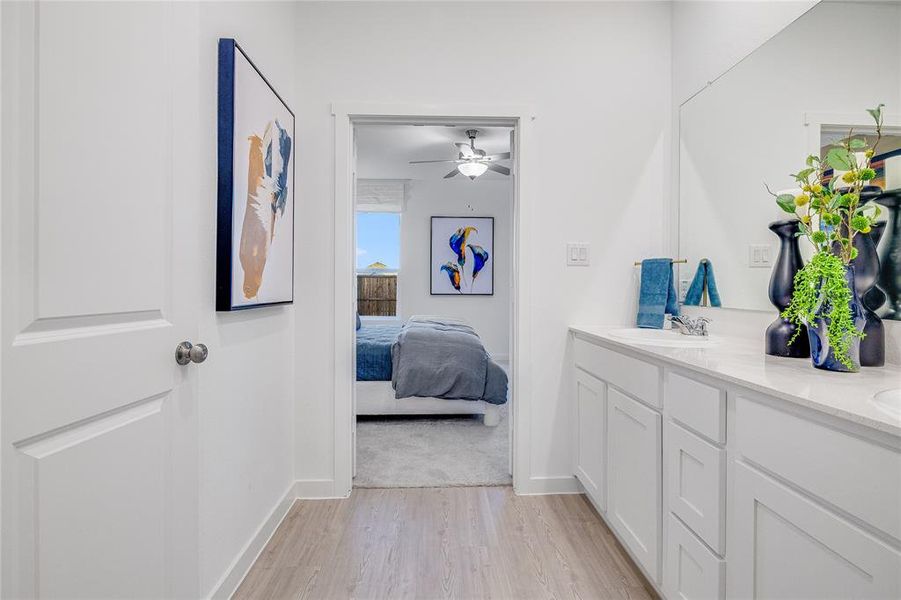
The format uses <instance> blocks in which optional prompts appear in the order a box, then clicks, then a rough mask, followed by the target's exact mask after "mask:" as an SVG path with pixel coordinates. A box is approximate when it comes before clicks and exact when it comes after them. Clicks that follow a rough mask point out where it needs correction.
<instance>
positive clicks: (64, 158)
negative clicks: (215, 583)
mask: <svg viewBox="0 0 901 600" xmlns="http://www.w3.org/2000/svg"><path fill="white" fill-rule="evenodd" d="M173 10H174V7H173V6H172V4H171V3H167V2H154V3H131V2H123V3H96V4H95V3H64V2H61V3H48V4H44V3H38V4H34V3H3V4H2V27H3V31H2V44H3V46H2V58H3V71H2V89H3V106H2V110H3V113H2V140H3V143H2V166H3V182H2V213H0V221H2V226H3V229H2V261H3V262H2V297H0V301H2V302H0V304H2V345H0V351H2V367H3V379H2V430H0V444H2V521H0V526H2V567H3V568H2V593H0V595H2V596H3V597H7V598H25V597H67V598H75V597H85V598H111V597H119V598H123V597H153V598H162V597H174V596H196V595H197V592H198V590H197V514H196V513H197V444H196V439H197V422H196V419H197V410H196V398H195V388H196V377H197V370H198V369H200V368H202V365H196V364H190V365H188V366H178V365H176V362H175V359H174V350H175V346H176V344H177V343H178V342H180V341H181V340H193V341H195V342H196V341H197V340H196V339H195V338H194V335H195V334H196V318H195V317H196V311H197V308H198V306H199V301H200V299H199V297H198V293H197V289H198V288H197V287H196V283H195V282H197V281H199V278H200V277H201V276H204V275H202V274H200V273H198V270H199V269H198V264H197V261H196V260H194V258H193V257H194V256H196V254H197V253H196V248H194V247H192V245H191V244H192V243H196V240H197V236H198V229H199V228H198V221H197V219H198V218H199V217H198V215H199V213H198V212H197V211H196V209H195V208H194V204H195V203H197V202H209V201H210V199H209V198H196V197H190V195H187V194H185V193H184V191H185V186H184V185H183V184H184V183H185V181H186V179H185V178H189V177H190V174H189V173H187V172H186V170H185V169H184V168H183V166H184V164H185V161H186V160H189V159H190V158H191V157H193V156H194V155H193V154H191V156H185V152H186V150H185V148H183V147H180V142H181V141H183V139H182V137H181V136H182V134H181V133H180V131H179V127H178V126H179V125H181V124H186V122H187V121H189V120H190V116H189V115H186V114H184V112H182V111H190V110H194V111H196V110H197V106H198V105H197V104H190V102H186V98H185V97H183V96H181V94H190V93H192V92H190V91H189V92H185V91H183V90H182V89H180V88H179V86H178V85H177V79H178V78H177V77H176V75H175V73H176V68H175V67H176V64H177V62H178V59H177V55H178V54H179V49H178V47H177V46H178V43H179V42H178V40H173V39H172V38H173V37H174V36H176V35H177V31H176V30H175V28H174V26H173V23H175V21H176V19H175V18H174V15H173ZM195 45H196V41H195ZM180 59H181V60H184V55H181V56H180ZM182 83H183V82H182ZM193 93H194V94H196V90H195V91H194V92H193ZM195 99H196V97H195ZM192 107H193V108H192ZM195 117H196V115H195ZM182 121H184V122H185V123H182ZM189 127H190V126H189ZM188 146H189V147H190V146H191V145H190V144H188ZM192 152H193V151H189V153H192Z"/></svg>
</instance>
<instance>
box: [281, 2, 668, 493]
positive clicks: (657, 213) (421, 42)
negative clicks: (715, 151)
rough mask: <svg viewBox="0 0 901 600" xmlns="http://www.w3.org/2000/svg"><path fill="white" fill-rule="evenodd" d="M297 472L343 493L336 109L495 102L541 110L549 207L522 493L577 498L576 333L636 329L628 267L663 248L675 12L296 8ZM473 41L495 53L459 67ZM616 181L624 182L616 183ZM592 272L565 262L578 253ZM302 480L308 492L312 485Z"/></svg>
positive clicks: (543, 203) (537, 268) (570, 7)
mask: <svg viewBox="0 0 901 600" xmlns="http://www.w3.org/2000/svg"><path fill="white" fill-rule="evenodd" d="M295 35H296V41H297V60H298V64H297V75H296V82H297V103H296V107H297V111H296V112H297V114H298V130H297V133H298V139H299V140H300V144H299V155H298V159H299V160H298V163H297V165H298V170H297V179H298V182H299V184H298V190H299V192H300V196H299V198H300V206H299V209H300V210H299V212H298V217H297V219H298V222H297V227H298V229H299V230H302V231H303V232H304V235H303V236H301V239H300V240H299V244H298V248H297V256H296V258H297V261H298V263H299V264H303V265H304V267H305V271H306V273H305V274H304V278H303V280H302V281H300V282H299V283H298V302H297V309H298V311H299V314H303V315H305V318H304V319H302V320H300V319H299V320H298V331H297V351H298V358H297V414H296V421H295V422H296V426H297V429H296V442H297V443H296V448H297V454H296V465H297V466H296V472H297V477H298V479H300V480H305V481H306V483H309V484H310V485H318V486H319V489H322V490H327V489H331V488H329V484H330V482H331V481H333V479H334V455H333V447H334V440H333V435H334V427H333V424H334V398H333V389H332V387H333V386H332V379H333V375H334V365H333V357H334V345H333V344H334V331H333V326H334V307H335V298H333V297H332V295H333V292H332V290H333V286H334V270H333V264H332V262H331V261H330V260H328V258H327V257H328V256H329V254H330V253H331V252H332V248H333V246H334V240H333V226H334V221H333V210H334V209H333V204H332V202H333V200H334V196H333V194H334V134H333V118H332V116H331V114H330V104H331V103H332V102H342V101H344V102H352V101H368V102H381V103H392V102H395V103H416V102H420V103H429V104H442V103H458V104H461V103H466V104H472V103H495V104H498V103H501V104H530V105H532V106H534V108H535V114H536V120H535V122H534V128H533V144H534V152H535V153H536V154H535V159H536V164H539V165H541V171H540V172H537V173H533V174H532V175H531V177H532V179H533V182H534V183H535V185H536V186H537V190H538V196H539V199H540V201H539V203H538V205H537V206H534V207H533V208H532V209H531V210H532V215H531V217H532V221H533V222H534V223H535V224H536V225H535V231H533V232H532V234H533V236H534V241H533V243H534V247H533V250H532V256H533V257H534V258H533V264H529V265H524V268H526V269H529V270H530V275H531V279H532V280H534V282H535V284H534V285H533V286H532V289H531V290H530V291H529V292H528V293H529V294H531V300H532V308H533V325H532V340H531V346H532V347H531V352H532V357H533V361H532V364H531V365H529V366H528V367H527V368H529V369H530V375H531V382H532V390H531V392H532V398H533V401H532V417H531V421H532V423H533V424H534V426H533V428H532V430H531V431H530V434H531V445H530V456H529V457H528V464H529V465H530V473H529V474H528V475H529V481H526V482H523V485H524V486H525V487H526V488H531V489H538V488H541V487H542V486H544V487H545V489H553V488H554V487H555V486H557V485H559V486H562V487H565V486H573V485H574V484H573V480H572V477H571V475H570V474H571V472H572V469H571V462H570V449H569V446H570V444H569V436H570V414H569V404H568V402H567V394H568V378H566V377H565V375H566V372H567V371H566V356H565V353H566V341H567V326H568V325H570V324H571V323H573V322H576V321H588V320H590V321H592V322H598V321H607V322H619V323H627V322H630V321H632V320H633V319H634V298H633V294H634V292H633V291H632V289H631V287H630V285H629V281H630V279H631V277H632V276H633V275H634V269H633V267H632V262H633V261H634V260H637V259H640V258H642V257H644V256H648V255H653V254H657V253H659V252H661V249H662V242H661V236H662V232H663V229H664V225H663V222H664V219H665V217H664V215H663V210H662V209H663V208H664V206H665V199H666V195H667V193H668V191H669V166H670V149H671V146H670V142H671V140H670V116H671V110H670V109H671V99H670V63H671V61H670V48H671V46H670V7H669V5H668V4H665V3H572V4H563V3H506V2H504V3H496V4H487V3H469V4H465V5H461V4H459V3H452V4H450V3H390V4H382V3H378V4H376V3H367V2H362V3H331V2H329V3H301V4H300V6H299V7H298V13H297V30H296V32H295ZM461 40H470V41H471V43H472V44H474V45H475V46H476V47H477V48H478V54H479V56H483V57H485V58H484V60H482V61H481V63H482V64H481V65H480V66H479V67H478V68H471V67H470V63H469V61H466V60H463V59H462V58H461V51H460V48H461ZM611 173H615V174H616V176H617V179H618V180H619V181H621V182H623V183H622V185H619V186H617V187H615V188H614V187H611V186H610V183H611V181H614V178H613V177H611ZM572 241H581V242H588V243H590V244H591V245H592V260H593V262H592V265H591V266H590V267H587V268H567V267H566V266H565V245H566V242H572ZM301 483H304V482H303V481H302V482H301Z"/></svg>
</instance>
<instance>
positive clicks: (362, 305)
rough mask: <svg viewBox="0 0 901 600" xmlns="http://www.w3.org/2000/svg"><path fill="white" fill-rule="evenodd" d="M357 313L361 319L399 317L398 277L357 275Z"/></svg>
mask: <svg viewBox="0 0 901 600" xmlns="http://www.w3.org/2000/svg"><path fill="white" fill-rule="evenodd" d="M357 313H358V314H359V315H360V316H361V317H394V316H397V276H396V275H393V274H392V275H357Z"/></svg>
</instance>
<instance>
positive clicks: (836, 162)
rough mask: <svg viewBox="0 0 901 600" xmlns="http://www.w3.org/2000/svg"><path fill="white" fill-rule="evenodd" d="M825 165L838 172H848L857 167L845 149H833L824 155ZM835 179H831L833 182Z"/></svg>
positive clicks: (851, 155) (852, 156) (852, 157)
mask: <svg viewBox="0 0 901 600" xmlns="http://www.w3.org/2000/svg"><path fill="white" fill-rule="evenodd" d="M826 163H827V164H828V165H829V166H830V167H832V168H833V169H838V170H839V171H850V170H851V169H853V168H854V167H856V166H857V163H856V162H855V160H854V155H853V154H851V153H850V152H848V150H847V149H845V148H833V149H831V150H830V151H829V153H828V154H826ZM834 179H835V178H834V177H833V180H834Z"/></svg>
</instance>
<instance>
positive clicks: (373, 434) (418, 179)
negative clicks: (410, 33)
mask: <svg viewBox="0 0 901 600" xmlns="http://www.w3.org/2000/svg"><path fill="white" fill-rule="evenodd" d="M512 135H513V128H512V127H485V126H483V127H478V128H477V127H476V126H474V125H471V124H469V123H465V122H464V123H457V124H453V125H450V124H447V125H411V124H395V123H368V124H365V123H364V124H358V125H355V127H354V141H355V148H356V153H355V154H356V163H355V169H354V173H355V194H354V202H355V218H354V222H355V224H356V237H355V240H356V241H355V244H354V250H355V255H356V276H357V285H356V299H357V300H356V304H357V316H358V317H359V321H358V324H357V328H356V382H355V384H354V392H355V416H356V429H355V432H356V435H355V438H354V439H355V442H356V454H355V463H354V464H355V472H354V487H376V488H379V487H446V486H461V485H471V486H476V485H510V484H511V483H512V468H511V461H510V420H509V407H510V404H511V403H510V402H509V400H510V398H509V393H508V391H509V389H508V388H509V386H508V385H507V384H508V379H509V378H508V373H509V357H510V321H511V314H512V307H511V297H510V277H511V271H512V269H511V265H512V256H513V245H512V236H511V225H512V218H513V172H512V169H511V168H510V166H509V165H510V164H511V162H512V154H511V143H512Z"/></svg>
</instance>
